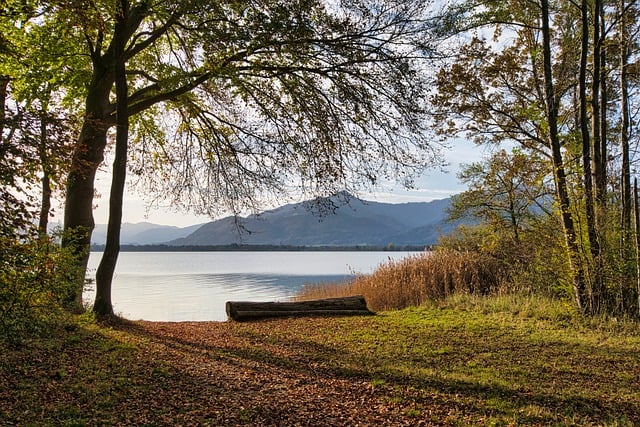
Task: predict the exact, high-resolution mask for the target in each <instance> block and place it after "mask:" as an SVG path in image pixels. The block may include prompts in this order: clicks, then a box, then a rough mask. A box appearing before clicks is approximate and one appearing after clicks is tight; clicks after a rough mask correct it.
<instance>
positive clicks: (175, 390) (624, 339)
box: [0, 297, 640, 426]
mask: <svg viewBox="0 0 640 427" xmlns="http://www.w3.org/2000/svg"><path fill="white" fill-rule="evenodd" d="M638 326H639V325H638V324H637V323H633V322H628V321H615V319H614V320H608V321H591V322H589V323H587V322H585V321H583V320H580V319H579V318H578V317H577V316H575V315H573V314H571V310H570V308H569V307H568V306H567V307H565V306H564V305H562V304H560V303H553V304H552V303H549V302H545V301H542V300H537V299H534V300H530V299H526V298H510V297H509V298H490V299H481V300H474V299H470V298H455V299H451V300H449V301H447V302H444V303H440V304H433V305H431V306H429V307H423V308H415V309H408V310H403V311H398V312H388V313H381V314H378V315H377V316H368V317H354V318H325V319H323V318H314V319H282V320H273V321H262V322H254V323H207V322H193V323H152V322H123V323H122V324H116V325H115V326H112V327H108V328H107V327H98V326H97V325H95V324H92V323H90V322H84V323H82V322H79V323H78V326H76V327H75V328H67V330H66V332H64V333H63V334H61V335H59V336H57V337H55V338H51V339H46V340H45V339H40V340H34V341H31V342H28V343H25V344H24V345H23V346H20V347H7V346H4V347H3V348H2V353H1V354H0V367H1V369H2V371H1V372H0V386H1V388H0V420H3V422H0V424H2V425H5V424H7V425H12V424H16V425H98V424H100V425H131V424H136V425H177V424H181V425H273V426H277V425H309V426H323V425H326V426H329V425H345V426H347V425H348V426H350V425H580V426H584V425H611V426H627V425H628V426H632V425H640V331H639V329H640V328H638Z"/></svg>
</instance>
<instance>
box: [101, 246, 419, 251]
mask: <svg viewBox="0 0 640 427" xmlns="http://www.w3.org/2000/svg"><path fill="white" fill-rule="evenodd" d="M430 249H431V245H394V244H389V245H385V246H377V245H353V246H332V245H318V246H296V245H240V244H230V245H203V246H199V245H186V246H173V245H166V244H155V245H120V251H121V252H424V251H428V250H430ZM91 251H92V252H102V251H104V245H91Z"/></svg>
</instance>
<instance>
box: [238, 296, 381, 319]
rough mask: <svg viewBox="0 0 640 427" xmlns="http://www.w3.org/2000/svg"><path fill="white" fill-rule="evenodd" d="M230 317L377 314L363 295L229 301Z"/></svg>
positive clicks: (260, 317)
mask: <svg viewBox="0 0 640 427" xmlns="http://www.w3.org/2000/svg"><path fill="white" fill-rule="evenodd" d="M226 310H227V316H229V319H231V320H235V321H238V322H242V321H245V320H257V319H264V318H269V317H302V316H362V315H372V314H375V313H373V312H372V311H369V309H368V308H367V302H366V301H365V299H364V297H363V296H362V295H357V296H351V297H342V298H327V299H317V300H311V301H287V302H249V301H227V304H226Z"/></svg>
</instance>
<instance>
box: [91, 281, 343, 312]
mask: <svg viewBox="0 0 640 427" xmlns="http://www.w3.org/2000/svg"><path fill="white" fill-rule="evenodd" d="M350 277H351V276H350V275H345V274H341V275H310V276H296V275H267V274H240V273H235V274H193V275H190V274H172V275H155V276H153V275H140V274H117V275H116V277H115V278H114V283H113V289H112V300H113V304H114V311H115V312H116V313H117V314H119V315H121V316H123V317H126V318H128V319H145V320H157V321H186V320H216V321H222V320H226V319H227V315H226V312H225V303H226V302H227V301H231V300H235V301H240V300H241V301H281V300H285V299H287V298H289V297H291V296H293V295H294V294H295V293H296V292H297V291H298V290H299V289H300V288H301V287H302V286H303V285H304V284H308V283H331V282H342V281H345V280H348V279H349V278H350ZM94 297H95V285H94V284H90V285H89V286H88V287H87V288H86V289H85V294H84V300H85V302H86V303H91V302H92V301H93V298H94Z"/></svg>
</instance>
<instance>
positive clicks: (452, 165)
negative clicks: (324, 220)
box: [54, 141, 486, 227]
mask: <svg viewBox="0 0 640 427" xmlns="http://www.w3.org/2000/svg"><path fill="white" fill-rule="evenodd" d="M450 145H451V147H450V148H446V149H445V150H444V152H443V154H444V157H445V161H446V162H447V164H448V166H446V167H445V168H444V169H445V170H444V171H441V170H439V169H434V170H430V171H427V173H425V174H424V175H423V176H422V177H421V178H420V179H418V180H417V181H416V186H415V187H416V188H415V189H412V190H405V189H402V188H394V189H389V188H381V189H379V190H378V191H376V192H375V193H361V194H358V196H359V197H360V198H362V199H364V200H372V201H377V202H386V203H406V202H428V201H431V200H437V199H444V198H447V197H449V196H451V195H452V194H456V193H459V192H461V191H464V189H465V188H464V186H463V184H461V183H460V182H459V181H458V178H457V176H456V175H457V172H458V171H459V170H460V165H461V164H468V163H471V162H475V161H479V160H481V159H482V158H483V157H484V156H485V155H486V148H482V147H477V146H475V144H473V143H471V142H466V141H454V142H451V143H450ZM103 169H105V170H106V169H108V168H106V167H105V168H103ZM110 182H111V176H110V174H109V173H108V172H107V171H102V172H100V173H99V174H98V176H97V177H96V190H97V193H98V194H99V196H98V197H97V198H96V199H94V205H95V206H96V207H95V209H94V217H95V222H96V224H106V223H107V221H108V214H107V211H108V204H109V185H110ZM62 212H63V208H62V207H61V206H58V208H57V215H56V217H55V218H54V221H58V220H60V219H59V218H61V217H62ZM213 219H216V218H213ZM211 220H212V218H209V217H206V216H197V215H193V214H190V213H188V212H176V211H175V210H174V209H172V208H171V207H169V206H166V207H164V208H163V207H161V208H159V209H155V210H152V211H149V210H148V209H147V206H146V204H145V201H144V199H143V196H142V195H141V194H138V193H136V192H133V191H131V190H130V191H127V192H126V195H125V200H124V209H123V222H128V223H139V222H151V223H154V224H162V225H172V226H177V227H187V226H190V225H194V224H201V223H205V222H209V221H211Z"/></svg>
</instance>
